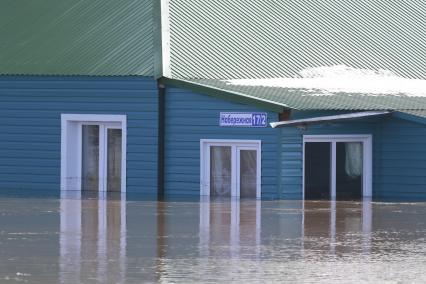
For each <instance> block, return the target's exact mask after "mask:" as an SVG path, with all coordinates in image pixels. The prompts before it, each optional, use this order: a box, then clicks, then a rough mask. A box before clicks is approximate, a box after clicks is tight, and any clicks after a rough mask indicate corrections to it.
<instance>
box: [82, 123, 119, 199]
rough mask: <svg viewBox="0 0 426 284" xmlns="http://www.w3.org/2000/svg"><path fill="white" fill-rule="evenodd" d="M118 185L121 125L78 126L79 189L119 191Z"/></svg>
mask: <svg viewBox="0 0 426 284" xmlns="http://www.w3.org/2000/svg"><path fill="white" fill-rule="evenodd" d="M121 185H122V129H121V125H120V124H119V123H98V124H96V123H90V124H89V123H82V125H81V190H83V191H111V192H120V191H121Z"/></svg>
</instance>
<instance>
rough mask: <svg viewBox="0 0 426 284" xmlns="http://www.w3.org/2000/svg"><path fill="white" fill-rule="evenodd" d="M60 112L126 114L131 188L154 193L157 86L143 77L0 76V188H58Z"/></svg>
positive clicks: (128, 167) (131, 190) (128, 189)
mask: <svg viewBox="0 0 426 284" xmlns="http://www.w3.org/2000/svg"><path fill="white" fill-rule="evenodd" d="M61 113H102V114H126V115H127V127H128V129H127V144H128V145H127V191H128V192H143V193H156V188H157V117H158V115H157V88H156V81H155V80H154V79H150V78H143V77H47V76H25V77H24V76H0V128H1V134H0V190H17V189H23V190H27V189H29V190H34V189H37V190H48V191H57V192H59V190H60V188H59V184H60V148H61V137H60V133H61V132H60V130H61V129H60V128H61Z"/></svg>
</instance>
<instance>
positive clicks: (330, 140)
mask: <svg viewBox="0 0 426 284" xmlns="http://www.w3.org/2000/svg"><path fill="white" fill-rule="evenodd" d="M303 146H304V147H303V188H304V191H303V194H304V199H332V200H335V199H343V200H353V199H361V198H364V197H371V196H372V136H371V135H304V136H303Z"/></svg>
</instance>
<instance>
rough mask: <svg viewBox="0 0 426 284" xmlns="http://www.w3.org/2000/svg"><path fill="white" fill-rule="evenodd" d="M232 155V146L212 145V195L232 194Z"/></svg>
mask: <svg viewBox="0 0 426 284" xmlns="http://www.w3.org/2000/svg"><path fill="white" fill-rule="evenodd" d="M231 156H232V150H231V147H230V146H211V147H210V195H212V196H231V183H232V166H231Z"/></svg>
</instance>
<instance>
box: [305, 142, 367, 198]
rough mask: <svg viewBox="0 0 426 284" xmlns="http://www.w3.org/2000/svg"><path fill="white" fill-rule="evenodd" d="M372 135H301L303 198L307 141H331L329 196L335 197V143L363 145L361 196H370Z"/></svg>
mask: <svg viewBox="0 0 426 284" xmlns="http://www.w3.org/2000/svg"><path fill="white" fill-rule="evenodd" d="M372 141H373V137H372V135H370V134H351V135H303V199H305V144H306V143H309V142H327V143H331V157H330V159H331V169H330V171H331V179H330V182H331V185H330V186H331V188H330V196H331V199H332V200H335V199H336V143H337V142H361V143H362V145H363V175H362V197H363V198H364V197H369V198H371V197H372V188H373V159H372V156H373V143H372Z"/></svg>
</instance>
